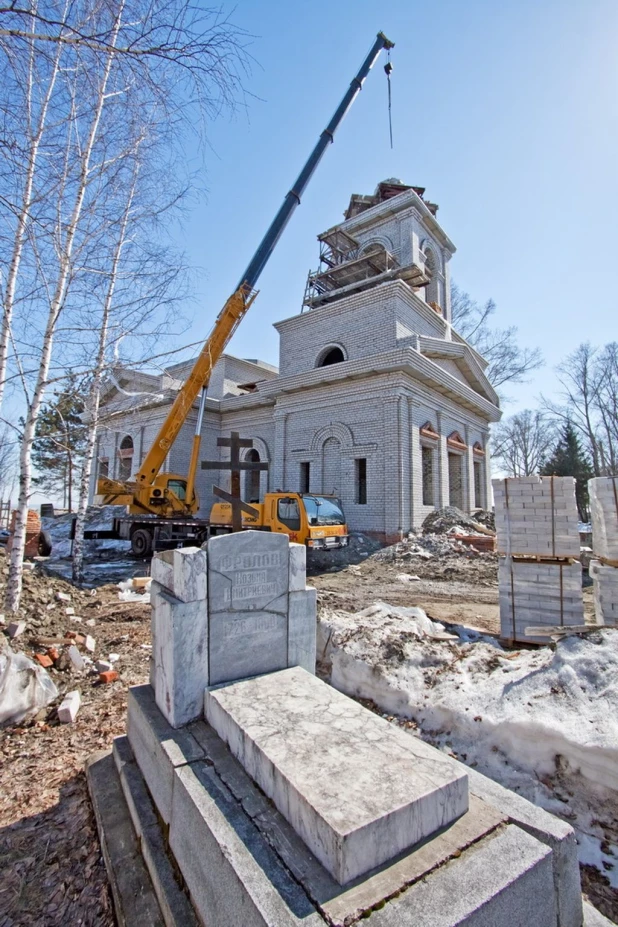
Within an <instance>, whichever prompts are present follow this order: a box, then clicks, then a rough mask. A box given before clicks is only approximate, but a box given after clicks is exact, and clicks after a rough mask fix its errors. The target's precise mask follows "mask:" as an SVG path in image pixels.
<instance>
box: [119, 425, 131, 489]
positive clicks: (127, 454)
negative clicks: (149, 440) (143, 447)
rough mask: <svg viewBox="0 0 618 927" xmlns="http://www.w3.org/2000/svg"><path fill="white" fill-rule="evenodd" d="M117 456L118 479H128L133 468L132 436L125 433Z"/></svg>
mask: <svg viewBox="0 0 618 927" xmlns="http://www.w3.org/2000/svg"><path fill="white" fill-rule="evenodd" d="M118 458H119V463H118V479H120V480H128V479H129V478H130V476H131V470H132V469H133V438H132V437H131V436H130V435H125V437H124V438H123V439H122V441H121V442H120V448H119V449H118Z"/></svg>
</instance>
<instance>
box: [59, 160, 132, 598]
mask: <svg viewBox="0 0 618 927" xmlns="http://www.w3.org/2000/svg"><path fill="white" fill-rule="evenodd" d="M138 170H139V169H138V168H136V171H135V175H134V177H133V183H132V185H131V189H130V191H129V194H128V197H127V203H126V207H125V211H124V214H123V217H122V222H121V224H120V230H119V234H118V240H117V242H116V247H115V249H114V255H113V259H112V266H111V268H110V278H109V286H108V288H107V293H106V295H105V301H104V304H103V313H102V318H101V331H100V334H99V345H98V350H97V359H96V366H95V370H94V377H93V380H92V386H91V388H90V395H89V398H88V409H89V413H90V421H89V423H88V433H87V437H86V450H85V454H84V464H83V467H82V472H81V476H80V483H79V502H78V505H77V518H76V520H75V540H74V541H73V574H72V576H73V582H75V583H79V582H81V580H82V578H83V573H84V529H85V526H86V511H87V509H88V495H89V491H90V477H91V474H92V467H93V462H94V451H95V445H96V440H97V429H98V427H99V408H100V403H101V384H102V380H103V367H104V364H105V352H106V349H107V335H108V331H109V320H110V315H111V311H112V305H113V301H114V291H115V289H116V282H117V280H118V269H119V267H120V259H121V257H122V250H123V248H124V245H125V243H126V237H125V236H126V231H127V226H128V223H129V216H130V213H131V207H132V205H133V198H134V196H135V190H136V186H137V175H138ZM95 476H96V474H95Z"/></svg>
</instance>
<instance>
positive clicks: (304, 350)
mask: <svg viewBox="0 0 618 927" xmlns="http://www.w3.org/2000/svg"><path fill="white" fill-rule="evenodd" d="M436 212H437V207H436V206H435V204H433V203H430V202H429V201H427V200H426V199H425V197H424V190H423V189H422V188H420V187H410V186H407V185H405V184H403V183H401V182H400V181H398V180H388V181H384V182H382V183H380V184H379V185H378V187H377V189H376V191H375V193H374V194H373V195H371V196H358V195H355V196H352V198H351V201H350V204H349V206H348V209H347V210H346V212H345V218H344V221H343V222H341V223H339V224H338V225H336V226H334V227H333V228H331V229H329V230H328V231H327V232H324V233H323V234H322V235H320V236H318V240H319V243H320V266H319V268H318V270H317V271H316V272H315V273H312V274H310V276H309V279H308V282H307V289H306V294H305V299H304V302H303V307H302V310H301V312H300V313H299V314H297V315H294V316H291V317H289V318H286V319H283V320H282V321H280V322H277V323H276V325H275V328H276V329H277V331H278V333H279V366H278V368H277V367H274V366H271V365H270V364H267V363H264V362H263V361H260V360H257V359H254V360H248V359H240V358H236V357H232V356H231V355H224V356H223V357H222V358H221V359H220V361H219V362H218V364H217V365H216V367H215V369H214V371H213V376H212V378H211V382H210V385H209V389H208V400H207V404H206V413H205V415H204V420H203V425H202V451H201V457H202V459H209V460H216V459H221V460H223V459H224V455H225V454H226V451H225V450H224V449H219V448H217V438H218V437H222V436H229V435H230V433H231V432H232V431H238V432H239V433H240V434H241V436H242V437H244V438H252V439H253V448H252V449H250V450H247V451H246V452H245V454H246V455H247V456H248V457H249V459H253V460H260V461H266V462H268V464H269V468H268V471H263V472H259V471H256V472H253V473H250V472H247V473H246V474H244V476H243V480H244V483H243V497H244V498H245V499H246V500H247V501H258V500H259V499H261V498H262V497H263V495H264V493H265V492H267V491H268V490H271V491H273V490H281V491H301V492H316V493H334V494H335V495H337V496H338V497H339V498H340V499H341V500H342V503H343V508H344V511H345V513H346V517H347V521H348V525H349V526H350V529H351V530H359V531H364V532H367V533H369V534H372V535H374V536H376V537H379V538H380V539H383V540H388V541H392V540H395V539H397V538H399V537H401V536H403V535H405V534H406V533H407V532H408V531H409V530H411V529H413V528H417V527H419V526H420V525H421V523H422V521H423V519H424V518H425V517H426V515H427V514H428V513H429V512H431V511H432V510H433V509H434V508H438V507H442V506H444V505H448V504H451V505H456V506H457V507H459V508H461V509H463V510H464V511H473V510H474V509H475V508H485V507H487V506H488V504H489V500H490V468H489V451H488V440H489V428H490V425H491V423H492V422H496V421H498V420H499V418H500V409H499V402H498V397H497V395H496V393H495V391H494V390H493V388H492V386H491V384H490V383H489V381H488V380H487V377H486V376H485V370H486V367H487V364H486V362H485V361H484V360H483V358H482V357H481V356H480V355H479V354H478V353H477V352H476V351H475V350H474V349H473V348H472V347H471V346H470V345H468V344H467V342H466V341H465V340H464V339H463V338H461V337H460V336H459V335H458V334H457V332H456V331H455V330H454V329H453V327H452V325H451V307H450V286H449V260H450V258H451V257H452V255H453V253H454V251H455V248H454V245H453V244H452V242H451V241H450V239H449V238H448V237H447V236H446V234H445V233H444V231H443V230H442V228H441V227H440V225H439V223H438V222H437V219H436ZM190 369H191V363H190V362H188V363H182V364H176V365H172V366H170V367H168V368H166V369H165V371H164V372H163V374H156V375H152V374H145V373H141V372H137V371H133V370H129V369H126V368H123V369H119V370H116V371H115V373H114V376H113V377H112V378H110V381H109V382H108V384H107V386H106V392H105V394H104V396H103V399H102V420H101V428H100V432H99V435H98V441H97V451H96V454H97V467H96V468H94V469H95V470H96V472H97V473H98V475H105V474H108V475H109V476H112V477H115V478H128V477H129V476H131V475H132V474H133V473H135V472H136V471H137V469H138V467H139V465H140V463H141V461H142V460H143V458H144V456H145V454H146V451H147V450H148V448H149V446H150V444H151V442H152V441H153V440H154V438H155V435H156V434H157V431H158V429H159V427H160V426H161V424H162V422H163V420H164V418H165V415H166V414H167V411H168V410H169V407H170V404H171V402H172V401H173V399H174V396H175V394H176V392H177V391H178V389H179V388H180V386H181V385H182V382H183V381H184V378H185V377H186V376H187V374H188V373H189V371H190ZM196 419H197V405H196V407H195V408H194V409H193V410H192V413H191V415H190V416H189V417H188V419H187V422H186V423H185V425H184V426H183V429H182V431H181V434H180V436H179V438H178V440H177V441H176V443H175V445H174V446H173V447H172V449H171V450H170V453H169V455H168V458H167V461H166V465H165V466H166V469H167V470H168V471H169V472H176V473H185V472H186V469H187V466H188V461H189V456H190V447H191V441H192V436H193V432H194V429H195V422H196ZM228 481H229V475H226V473H225V471H221V472H220V473H217V471H212V470H211V471H201V470H200V471H198V476H197V484H196V485H197V490H198V492H199V494H200V501H201V509H200V514H201V515H202V516H204V517H206V516H207V515H208V512H209V511H210V506H211V505H212V502H213V501H214V500H213V496H212V485H213V483H216V484H217V485H219V486H221V487H223V488H226V487H227V486H228ZM93 491H94V486H93Z"/></svg>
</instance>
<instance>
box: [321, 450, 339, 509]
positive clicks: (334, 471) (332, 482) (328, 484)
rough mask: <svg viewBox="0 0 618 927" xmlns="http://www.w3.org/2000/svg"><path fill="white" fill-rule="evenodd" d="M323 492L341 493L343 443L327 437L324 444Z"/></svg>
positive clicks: (336, 494) (337, 494)
mask: <svg viewBox="0 0 618 927" xmlns="http://www.w3.org/2000/svg"><path fill="white" fill-rule="evenodd" d="M322 492H323V493H327V494H328V495H330V494H332V495H335V496H340V495H341V443H340V442H339V441H338V440H337V438H327V439H326V441H325V442H324V444H323V445H322Z"/></svg>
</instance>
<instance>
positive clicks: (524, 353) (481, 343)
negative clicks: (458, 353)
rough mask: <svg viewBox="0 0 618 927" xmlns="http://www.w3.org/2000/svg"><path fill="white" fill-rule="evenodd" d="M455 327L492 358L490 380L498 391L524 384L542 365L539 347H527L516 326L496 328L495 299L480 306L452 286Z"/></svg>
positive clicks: (485, 354) (478, 349)
mask: <svg viewBox="0 0 618 927" xmlns="http://www.w3.org/2000/svg"><path fill="white" fill-rule="evenodd" d="M451 308H452V316H453V327H454V328H455V329H456V331H457V332H458V334H460V335H461V336H462V337H463V338H465V339H466V341H468V342H469V343H470V344H471V345H472V347H473V348H474V349H475V350H476V351H478V352H479V354H481V355H482V356H483V357H484V358H485V360H487V361H489V366H488V368H487V370H486V375H487V379H488V380H489V382H490V383H491V384H492V386H493V387H494V388H495V389H496V390H500V389H501V387H503V386H504V385H505V384H507V383H524V382H526V380H527V379H528V377H529V376H530V374H531V373H533V372H534V371H535V370H538V369H539V367H542V366H543V357H542V355H541V352H540V351H539V349H538V348H524V347H522V346H521V345H520V344H519V342H518V340H517V328H516V327H515V326H514V325H511V326H509V327H508V328H495V327H494V326H493V324H492V320H493V316H494V314H495V312H496V304H495V302H494V301H493V299H489V300H487V302H486V303H485V304H484V305H482V306H481V305H480V304H479V303H477V302H476V301H475V300H474V299H472V298H471V297H470V296H469V295H468V293H464V292H463V291H462V290H460V289H459V287H458V286H457V284H455V283H453V284H452V285H451Z"/></svg>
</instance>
